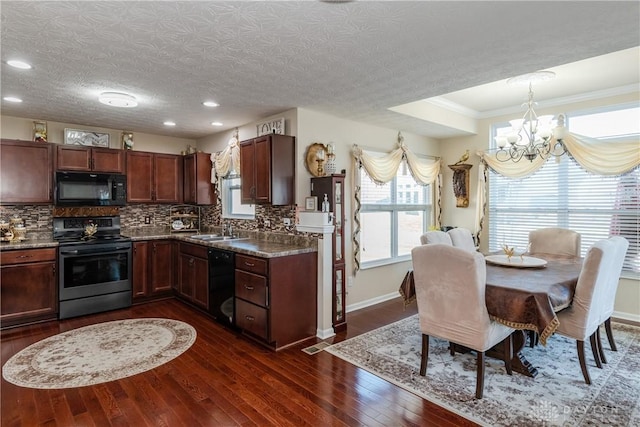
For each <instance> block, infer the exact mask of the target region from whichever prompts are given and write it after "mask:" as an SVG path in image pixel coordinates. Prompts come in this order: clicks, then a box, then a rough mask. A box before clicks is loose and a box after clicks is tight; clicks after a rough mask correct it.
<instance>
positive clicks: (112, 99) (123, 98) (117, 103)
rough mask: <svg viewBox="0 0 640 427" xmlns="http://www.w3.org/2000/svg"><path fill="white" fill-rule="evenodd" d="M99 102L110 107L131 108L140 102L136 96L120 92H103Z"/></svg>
mask: <svg viewBox="0 0 640 427" xmlns="http://www.w3.org/2000/svg"><path fill="white" fill-rule="evenodd" d="M98 100H99V101H100V102H102V103H103V104H106V105H108V106H110V107H123V108H131V107H136V106H137V105H138V101H137V100H136V98H135V97H134V96H131V95H128V94H126V93H120V92H103V93H101V94H100V96H99V97H98Z"/></svg>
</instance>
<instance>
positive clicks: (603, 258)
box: [557, 239, 616, 341]
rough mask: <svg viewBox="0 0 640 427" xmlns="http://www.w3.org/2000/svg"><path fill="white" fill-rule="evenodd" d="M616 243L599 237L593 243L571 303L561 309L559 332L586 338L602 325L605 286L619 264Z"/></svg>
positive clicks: (579, 338)
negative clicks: (615, 266) (617, 263)
mask: <svg viewBox="0 0 640 427" xmlns="http://www.w3.org/2000/svg"><path fill="white" fill-rule="evenodd" d="M615 257H616V243H615V242H613V241H611V239H603V240H599V241H597V242H596V243H594V244H593V246H591V248H590V249H589V251H588V252H587V256H586V257H585V259H584V263H583V265H582V269H581V270H580V276H578V283H577V285H576V292H575V294H574V296H573V301H572V302H571V306H570V307H569V308H566V309H564V310H562V311H560V312H559V313H558V320H559V321H560V324H559V325H558V329H557V332H558V333H560V334H562V335H566V336H569V337H571V338H574V339H576V340H582V341H585V340H586V339H587V338H589V337H590V336H591V334H593V333H594V332H595V330H596V329H597V328H598V326H599V325H600V315H601V313H602V311H603V307H604V301H605V300H604V296H605V289H606V288H607V286H608V284H609V282H610V280H609V274H610V272H611V270H612V268H613V267H614V265H615Z"/></svg>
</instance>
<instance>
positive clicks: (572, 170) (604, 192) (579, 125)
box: [489, 108, 640, 276]
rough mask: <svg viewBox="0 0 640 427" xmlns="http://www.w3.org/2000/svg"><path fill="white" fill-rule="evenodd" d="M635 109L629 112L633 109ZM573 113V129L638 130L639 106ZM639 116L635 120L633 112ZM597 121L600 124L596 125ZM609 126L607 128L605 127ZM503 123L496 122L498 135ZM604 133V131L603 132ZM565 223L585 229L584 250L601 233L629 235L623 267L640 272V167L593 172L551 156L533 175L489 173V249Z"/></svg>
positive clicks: (598, 132)
mask: <svg viewBox="0 0 640 427" xmlns="http://www.w3.org/2000/svg"><path fill="white" fill-rule="evenodd" d="M630 110H631V112H630ZM617 112H618V113H619V114H616V111H606V112H598V113H591V114H583V115H580V116H575V117H574V118H571V116H569V117H570V118H569V122H568V124H569V130H570V131H571V132H575V133H579V134H582V135H587V136H597V137H600V138H602V137H614V138H613V139H611V143H612V144H615V136H619V135H633V134H637V135H640V129H638V128H639V127H640V124H639V123H640V120H638V116H639V115H640V109H638V108H631V109H628V108H627V109H620V110H617ZM630 117H635V118H636V120H635V125H634V124H633V122H632V123H630V121H629V118H630ZM598 121H600V122H601V125H600V126H598ZM603 129H606V132H604V131H603ZM499 132H501V128H499V127H496V128H494V135H495V134H498V133H499ZM603 133H604V134H603ZM544 227H561V228H568V229H571V230H575V231H577V232H579V233H580V234H581V240H582V255H583V256H584V254H585V253H586V251H587V250H588V249H589V248H590V247H591V245H593V243H595V242H596V241H598V240H600V239H606V238H608V237H610V236H614V235H619V236H622V237H625V238H626V239H627V240H628V241H629V249H628V250H627V255H626V258H625V263H624V266H623V271H624V272H625V273H627V274H628V273H630V274H631V275H632V276H638V275H639V273H640V241H639V237H638V235H639V232H640V170H637V169H636V170H634V171H632V172H630V173H628V174H625V175H623V176H619V177H603V176H597V175H593V174H590V173H588V172H586V171H584V170H583V169H582V168H580V167H579V166H578V165H577V164H576V163H575V162H573V161H572V160H570V159H567V158H566V157H565V158H562V160H561V161H560V162H557V161H556V159H554V158H552V159H549V160H548V161H547V164H545V166H544V167H543V168H542V169H541V170H539V171H538V172H537V173H535V174H534V175H533V176H530V177H527V178H524V179H519V180H514V179H509V178H505V177H503V176H501V175H498V174H495V173H491V174H490V175H489V250H490V251H495V250H499V249H500V246H501V245H502V244H504V243H507V244H509V245H514V246H516V247H519V248H523V249H524V248H526V246H527V243H528V236H529V231H531V230H534V229H537V228H544Z"/></svg>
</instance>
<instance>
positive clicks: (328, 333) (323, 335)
mask: <svg viewBox="0 0 640 427" xmlns="http://www.w3.org/2000/svg"><path fill="white" fill-rule="evenodd" d="M335 334H336V333H335V332H334V331H333V328H329V329H324V330H322V329H316V337H318V338H320V339H321V340H326V339H327V338H331V337H333V336H335Z"/></svg>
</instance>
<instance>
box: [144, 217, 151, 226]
mask: <svg viewBox="0 0 640 427" xmlns="http://www.w3.org/2000/svg"><path fill="white" fill-rule="evenodd" d="M144 223H145V224H151V217H150V216H145V217H144Z"/></svg>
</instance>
